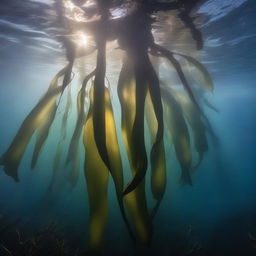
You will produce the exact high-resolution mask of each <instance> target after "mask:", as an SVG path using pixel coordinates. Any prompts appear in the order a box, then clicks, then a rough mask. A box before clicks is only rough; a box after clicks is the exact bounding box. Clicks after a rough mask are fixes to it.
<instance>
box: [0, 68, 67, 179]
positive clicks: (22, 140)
mask: <svg viewBox="0 0 256 256" xmlns="http://www.w3.org/2000/svg"><path fill="white" fill-rule="evenodd" d="M66 69H67V67H65V68H63V69H62V70H61V71H60V72H59V73H58V74H57V75H56V76H55V77H54V78H53V80H52V81H51V84H50V86H49V89H48V91H47V92H46V94H45V95H44V96H43V97H42V98H41V99H40V100H39V102H38V104H37V105H36V106H35V107H34V108H33V109H32V111H31V112H30V113H29V114H28V116H27V117H26V118H25V120H24V121H23V123H22V125H21V127H20V128H19V130H18V132H17V134H16V136H15V137H14V139H13V141H12V143H11V145H10V147H9V148H8V149H7V151H6V152H5V153H4V154H3V156H2V157H1V164H2V165H4V167H5V168H4V170H5V173H6V174H7V175H9V176H11V177H13V178H14V179H15V180H16V181H18V180H19V178H18V167H19V164H20V161H21V159H22V156H23V154H24V152H25V150H26V147H27V145H28V143H29V141H30V138H31V137H32V135H33V133H34V132H35V130H36V129H37V128H38V127H40V126H41V125H44V126H45V127H44V128H45V129H44V132H47V127H46V126H47V125H45V122H48V124H49V120H47V121H45V120H46V118H48V115H49V111H50V112H51V111H54V110H52V109H54V108H53V106H54V104H55V99H56V97H57V95H59V94H60V92H61V87H59V86H58V79H59V78H60V77H61V76H62V75H63V74H64V73H65V71H66ZM43 136H45V134H44V135H43ZM39 144H41V145H42V144H43V141H42V142H40V143H39ZM40 147H41V146H39V148H38V152H39V151H40Z"/></svg>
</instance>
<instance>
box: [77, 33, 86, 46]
mask: <svg viewBox="0 0 256 256" xmlns="http://www.w3.org/2000/svg"><path fill="white" fill-rule="evenodd" d="M76 43H77V45H78V46H79V47H86V46H87V45H88V37H87V35H86V34H84V33H83V32H78V33H77V35H76Z"/></svg>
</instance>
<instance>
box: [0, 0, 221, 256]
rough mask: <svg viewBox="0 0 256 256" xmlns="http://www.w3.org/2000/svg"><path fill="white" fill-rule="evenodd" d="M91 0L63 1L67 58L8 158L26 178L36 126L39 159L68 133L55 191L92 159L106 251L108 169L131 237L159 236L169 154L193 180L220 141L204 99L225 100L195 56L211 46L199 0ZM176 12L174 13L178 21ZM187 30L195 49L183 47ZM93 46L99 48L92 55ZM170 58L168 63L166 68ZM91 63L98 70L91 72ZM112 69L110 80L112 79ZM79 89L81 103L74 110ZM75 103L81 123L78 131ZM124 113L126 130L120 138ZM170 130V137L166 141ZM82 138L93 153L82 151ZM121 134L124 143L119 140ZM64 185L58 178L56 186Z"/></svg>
mask: <svg viewBox="0 0 256 256" xmlns="http://www.w3.org/2000/svg"><path fill="white" fill-rule="evenodd" d="M92 2H93V3H92V5H91V3H90V7H88V5H87V4H85V3H84V1H69V0H59V1H56V2H55V7H56V13H57V16H58V19H57V20H56V22H57V23H58V24H59V26H60V28H59V27H58V29H59V30H58V33H57V34H56V39H57V40H58V42H60V43H61V45H62V48H63V54H65V57H66V61H67V64H66V66H65V67H64V68H63V69H62V70H61V71H60V72H59V73H58V74H56V76H55V77H54V78H53V80H52V81H51V84H50V86H49V88H48V90H47V92H46V93H45V94H44V96H43V97H42V98H41V99H40V100H39V102H38V103H37V105H36V106H35V107H34V108H33V109H32V111H31V112H30V113H29V114H28V116H27V117H26V118H25V120H24V121H23V123H22V125H21V127H20V128H19V130H18V133H17V135H16V136H15V137H14V139H13V141H12V143H11V145H10V146H9V148H8V149H7V150H6V152H5V153H4V154H3V156H2V157H1V159H0V163H1V164H2V165H4V169H5V172H6V174H7V175H9V176H11V177H13V178H14V179H15V180H16V181H18V167H19V165H20V162H21V160H22V157H23V155H24V153H25V150H26V148H27V147H28V144H29V141H30V140H31V137H32V136H33V134H36V137H35V139H36V142H35V148H34V151H33V155H32V161H31V167H32V168H34V167H35V165H36V164H37V162H38V159H39V157H40V153H41V152H42V149H43V147H44V145H45V144H46V141H47V139H48V137H49V134H50V133H52V130H54V132H55V133H56V134H57V137H58V139H59V140H58V141H57V142H58V143H57V145H56V154H55V155H54V157H53V158H54V159H53V163H52V166H51V168H50V169H51V171H52V173H51V175H52V176H51V180H50V185H49V187H48V191H52V190H53V188H54V187H56V186H55V185H56V183H57V182H59V181H65V182H67V180H68V181H69V182H70V183H71V185H72V188H73V187H74V186H75V185H76V184H77V183H78V181H79V177H80V176H79V173H80V171H81V170H82V168H80V167H81V166H80V165H81V163H82V162H84V174H85V179H86V184H87V186H86V189H87V192H88V199H89V212H90V216H89V242H88V244H89V254H90V255H91V254H92V255H99V254H100V251H101V249H102V245H103V243H104V232H105V228H106V222H107V217H108V183H109V175H110V178H111V179H113V184H114V188H115V194H116V197H117V202H118V205H119V210H120V212H121V216H122V219H123V221H124V223H125V225H126V228H127V231H128V233H129V235H130V237H131V239H132V240H133V241H134V242H135V244H142V245H146V246H148V245H150V244H151V240H152V237H153V221H154V216H155V215H156V214H157V211H158V209H159V206H160V204H161V202H162V200H163V198H164V196H165V191H166V187H167V171H168V170H167V166H168V165H167V161H168V159H170V158H171V157H172V155H170V154H172V153H174V155H176V159H177V161H178V164H179V166H180V169H181V183H185V184H192V175H193V171H194V170H195V169H196V167H198V166H199V164H200V163H201V161H202V160H203V158H204V156H205V155H206V152H207V151H208V148H209V147H210V144H209V142H208V136H207V135H208V134H209V135H210V136H209V137H210V138H211V137H212V138H214V139H215V141H216V135H215V133H214V130H213V128H212V126H211V123H210V121H209V119H208V118H207V116H206V113H207V112H204V111H205V109H204V107H205V106H208V107H209V108H211V109H212V110H214V111H216V110H217V109H216V108H215V107H214V106H212V105H211V104H210V103H209V101H208V98H206V97H205V95H206V93H208V92H213V89H214V86H213V81H212V78H211V76H210V74H209V72H208V71H207V69H206V68H205V67H204V65H203V64H201V63H200V62H199V61H198V60H197V59H196V58H194V56H199V54H198V52H197V51H196V50H195V49H201V48H202V47H203V39H202V35H201V32H200V31H199V30H198V28H197V27H196V24H195V22H196V20H195V19H194V18H193V17H192V16H191V14H192V10H193V8H194V7H195V6H196V5H197V3H198V2H199V1H198V0H190V1H185V0H176V1H135V0H131V1H113V0H108V1H103V0H96V1H95V2H94V1H92ZM88 8H89V9H88ZM78 10H79V13H77V11H78ZM162 14H164V18H163V19H162V18H161V15H162ZM159 15H160V16H159ZM169 18H170V20H172V21H173V22H171V23H169V21H170V20H168V19H169ZM166 19H167V20H168V22H166ZM163 23H165V24H164V26H163V28H164V29H166V28H168V26H169V24H172V25H173V27H172V29H171V30H170V29H168V30H167V31H168V32H166V33H163V32H164V31H163V28H162V24H163ZM177 24H178V25H177ZM176 25H177V26H178V28H176ZM49 31H50V30H49ZM51 31H52V33H54V31H55V30H54V29H53V30H51ZM173 31H174V32H173ZM179 33H181V34H182V35H181V36H180V37H179ZM159 35H161V36H159ZM79 36H80V37H82V38H86V39H88V42H85V41H86V40H85V41H84V40H82V43H81V40H80V39H79V38H78V37H79ZM176 37H177V38H176ZM183 39H184V45H185V46H188V49H186V47H183V48H181V47H180V45H183V42H181V41H180V40H183ZM168 40H171V41H170V42H171V43H170V42H169V41H168ZM87 43H88V45H87ZM163 45H165V46H166V47H165V46H163ZM176 46H177V49H176V48H175V47H176ZM195 46H196V47H195ZM174 48H175V49H174ZM170 49H171V50H170ZM190 50H191V53H190ZM94 51H95V54H94V55H90V54H91V53H92V52H94ZM188 52H189V55H191V56H189V55H188ZM109 53H110V54H109ZM192 56H193V57H192ZM77 59H78V61H77ZM120 59H121V61H122V67H121V69H120V68H119V67H118V65H119V64H120V62H119V60H120ZM166 63H167V64H169V66H168V69H167V71H166V70H165V69H163V70H164V72H163V70H162V68H163V67H164V65H165V64H166ZM79 64H82V65H81V66H80V67H79V68H80V70H79V72H80V74H82V75H83V77H82V80H81V82H82V81H83V82H82V84H81V82H79V85H78V86H79V87H78V89H76V88H74V81H72V80H73V77H74V76H75V74H76V72H77V65H79ZM85 67H86V68H85ZM87 67H88V70H93V71H92V72H90V73H87V75H86V76H85V75H84V74H86V72H87ZM169 68H170V69H169ZM112 72H113V73H112ZM117 72H119V74H118V73H117ZM166 73H168V75H166ZM106 75H107V76H108V78H109V80H110V81H109V83H108V87H106ZM84 76H85V77H84ZM117 77H118V82H117V96H118V99H119V103H120V106H121V108H120V110H121V121H119V119H118V118H116V117H118V116H117V115H116V116H115V115H114V113H115V114H119V111H118V109H113V108H114V107H117V106H118V107H119V105H118V104H116V103H117V102H116V100H118V99H116V97H117V96H116V94H115V92H114V89H115V81H116V79H115V78H117ZM166 78H168V79H166ZM160 79H161V86H160ZM90 80H91V84H90V86H89V81H90ZM166 80H167V81H166ZM71 81H72V83H71ZM110 92H111V93H110ZM64 96H65V97H66V99H64V100H65V101H64V102H63V98H64ZM73 97H74V98H75V100H76V105H77V106H76V108H75V110H73V109H72V112H71V103H72V100H73ZM60 106H61V107H63V108H64V110H63V113H62V116H61V117H60V122H59V123H54V122H56V119H57V120H58V118H57V114H56V113H58V112H57V111H58V110H59V107H60ZM118 107H117V108H118ZM73 112H74V115H75V124H74V127H73V128H72V129H73V130H72V132H71V134H70V132H69V130H70V127H72V126H71V125H72V116H71V113H72V114H73ZM75 112H76V113H75ZM145 120H146V121H147V125H145V123H146V122H145ZM120 122H121V129H122V133H121V135H120V136H119V137H118V134H119V129H118V127H119V125H120ZM53 123H54V125H53ZM55 124H56V125H55ZM164 124H165V125H164ZM57 129H59V130H57ZM147 131H148V132H149V137H148V133H147ZM82 132H83V135H82ZM166 135H167V136H169V137H170V138H171V139H170V141H164V140H163V138H164V136H166ZM81 137H82V138H83V145H84V149H85V155H83V154H82V153H81V152H83V150H82V148H81V145H80V143H81ZM147 138H150V142H149V143H148V142H147V141H146V140H147ZM121 139H122V140H123V142H124V143H120V142H121V141H120V140H121ZM167 142H169V144H171V146H172V145H173V147H174V151H170V152H168V153H167V152H165V146H166V147H168V144H167ZM66 143H67V144H68V149H67V150H66V148H65V146H66ZM122 145H123V146H122ZM122 147H123V148H122ZM194 151H195V152H194ZM171 152H172V153H171ZM125 154H126V155H127V159H128V164H127V165H123V163H122V161H125V160H126V156H124V155H125ZM194 156H196V157H195V159H194ZM122 157H124V158H122ZM63 160H64V163H65V165H64V164H63V162H62V161H63ZM149 161H150V163H149ZM44 167H45V168H46V165H45V166H44ZM65 169H68V172H66V170H65ZM80 169H81V170H80ZM149 169H151V173H149V172H148V170H149ZM126 172H127V173H126ZM168 173H170V175H171V172H168ZM126 174H127V175H128V174H130V176H129V177H127V175H126ZM150 175H151V177H149V176H150ZM63 177H64V178H63ZM124 177H125V178H126V179H124ZM149 179H150V185H149V184H147V182H148V181H149ZM57 184H58V185H59V184H61V183H60V182H59V183H57ZM81 184H82V183H81ZM125 184H127V185H125ZM148 185H149V186H148ZM59 188H60V187H56V191H57V190H59ZM147 188H150V189H149V191H148V189H147ZM152 197H153V198H152ZM149 198H150V199H153V201H152V200H148V199H149ZM150 202H153V205H150ZM149 209H152V210H149Z"/></svg>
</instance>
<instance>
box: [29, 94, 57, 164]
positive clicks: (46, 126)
mask: <svg viewBox="0 0 256 256" xmlns="http://www.w3.org/2000/svg"><path fill="white" fill-rule="evenodd" d="M56 99H57V95H56V97H54V98H53V99H52V100H51V102H49V104H48V111H47V113H46V115H45V117H44V120H43V122H42V124H41V125H40V127H39V128H38V130H37V136H36V144H35V149H34V152H33V156H32V161H31V167H32V168H34V167H35V165H36V163H37V160H38V157H39V155H40V152H41V150H42V147H43V145H44V143H45V141H46V139H47V137H48V135H49V130H50V128H51V125H52V123H53V120H54V117H55V114H56V111H57V105H56Z"/></svg>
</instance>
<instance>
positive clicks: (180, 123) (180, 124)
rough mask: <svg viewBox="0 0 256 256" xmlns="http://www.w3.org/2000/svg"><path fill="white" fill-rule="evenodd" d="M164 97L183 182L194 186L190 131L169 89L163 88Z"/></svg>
mask: <svg viewBox="0 0 256 256" xmlns="http://www.w3.org/2000/svg"><path fill="white" fill-rule="evenodd" d="M162 97H163V100H164V102H165V104H166V110H167V115H169V118H170V124H169V129H170V132H171V136H172V140H173V143H174V148H175V152H176V155H177V159H178V161H179V163H180V166H181V171H182V175H181V181H182V182H183V183H186V184H192V180H191V176H190V168H191V164H192V152H191V148H190V137H189V131H188V127H187V124H186V121H185V119H184V116H183V113H182V109H181V107H180V106H179V104H178V103H177V101H176V100H175V98H174V97H173V95H172V94H171V92H170V91H169V90H168V89H167V88H162Z"/></svg>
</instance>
